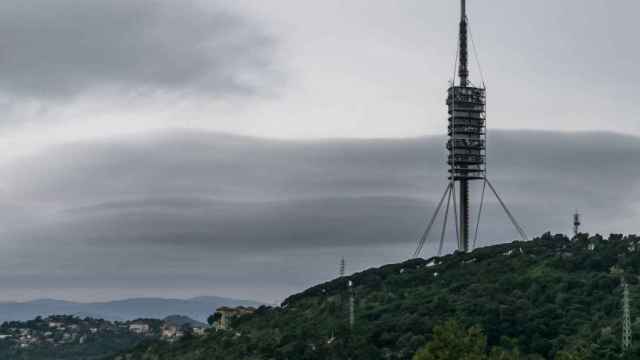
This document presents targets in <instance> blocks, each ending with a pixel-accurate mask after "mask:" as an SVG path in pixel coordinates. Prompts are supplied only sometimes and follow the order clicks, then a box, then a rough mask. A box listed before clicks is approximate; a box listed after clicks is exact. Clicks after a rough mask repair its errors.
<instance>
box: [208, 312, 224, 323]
mask: <svg viewBox="0 0 640 360" xmlns="http://www.w3.org/2000/svg"><path fill="white" fill-rule="evenodd" d="M221 317H222V314H221V313H219V312H216V313H215V314H213V315H209V317H208V318H207V323H208V324H209V326H213V324H215V323H216V322H217V321H219V320H220V318H221Z"/></svg>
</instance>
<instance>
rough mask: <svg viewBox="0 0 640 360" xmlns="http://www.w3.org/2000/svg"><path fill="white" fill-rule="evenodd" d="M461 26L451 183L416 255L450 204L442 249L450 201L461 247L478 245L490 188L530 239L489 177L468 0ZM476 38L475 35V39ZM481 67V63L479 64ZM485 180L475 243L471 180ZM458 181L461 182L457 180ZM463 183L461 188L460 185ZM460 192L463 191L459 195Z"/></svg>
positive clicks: (452, 107) (452, 108)
mask: <svg viewBox="0 0 640 360" xmlns="http://www.w3.org/2000/svg"><path fill="white" fill-rule="evenodd" d="M460 3H461V13H460V28H459V35H458V37H459V38H458V54H457V62H456V69H457V76H458V78H459V83H458V84H456V81H455V80H456V79H455V76H456V71H454V79H452V81H451V86H450V87H449V89H448V92H447V106H448V114H449V116H448V123H449V126H448V135H449V140H448V141H447V150H448V152H449V155H448V158H447V163H448V165H449V183H448V185H447V187H446V189H445V191H444V194H443V195H442V199H441V200H440V202H439V203H438V206H437V207H436V211H435V213H434V215H433V217H432V218H431V220H430V221H429V224H428V225H427V229H426V230H425V232H424V233H423V235H422V237H421V238H420V239H419V240H418V247H417V249H416V251H415V252H414V253H413V257H418V256H419V255H420V253H421V252H422V249H423V247H424V245H425V242H426V241H427V238H428V237H429V233H430V232H431V229H432V227H433V226H434V224H435V220H436V218H437V216H438V214H439V212H440V210H441V209H442V207H443V204H445V203H446V204H447V205H446V208H445V211H444V213H445V214H444V221H443V225H442V231H441V235H440V245H439V248H438V249H439V250H438V255H440V253H441V252H442V249H443V243H444V238H445V234H446V227H447V220H448V217H449V216H448V215H449V209H450V206H449V205H450V204H451V203H453V210H454V215H455V216H454V220H455V224H456V235H457V240H458V250H459V251H463V252H469V251H471V250H472V249H473V248H475V246H476V243H477V240H478V234H479V227H480V218H481V215H482V209H483V206H484V199H485V192H486V190H487V188H488V189H489V190H490V191H491V192H493V194H494V195H495V197H496V199H497V200H498V202H499V204H500V206H501V207H502V209H503V210H504V211H505V213H506V214H507V216H508V218H509V220H510V221H511V222H512V223H513V226H514V227H515V228H516V230H517V231H518V233H519V234H520V236H521V238H522V240H528V237H527V234H526V233H525V232H524V229H523V228H522V227H521V226H520V224H518V222H517V221H516V219H515V217H514V216H513V214H512V213H511V212H510V211H509V209H508V208H507V206H506V204H505V202H504V201H502V198H501V197H500V195H498V192H497V191H496V189H495V187H494V186H493V184H492V183H491V181H489V179H488V177H487V169H486V158H487V151H486V149H487V147H486V143H487V136H486V119H487V117H486V89H485V88H484V85H483V86H482V87H475V86H473V85H472V84H471V82H470V81H469V47H468V40H469V20H468V17H467V2H466V0H460ZM472 40H473V39H472ZM478 67H480V66H478ZM472 181H482V195H481V200H480V206H479V207H478V216H477V223H476V227H475V236H474V238H473V243H472V242H471V238H470V201H469V199H470V188H469V185H470V182H472ZM456 183H457V184H456ZM458 186H459V191H456V188H458ZM456 193H458V194H459V195H456ZM458 196H459V199H458ZM445 200H446V201H445ZM458 201H459V204H460V206H459V207H460V213H459V214H458V206H457V204H458Z"/></svg>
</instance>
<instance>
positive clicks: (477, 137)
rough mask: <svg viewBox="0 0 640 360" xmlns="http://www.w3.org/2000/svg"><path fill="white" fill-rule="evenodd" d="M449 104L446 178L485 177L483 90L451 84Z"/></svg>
mask: <svg viewBox="0 0 640 360" xmlns="http://www.w3.org/2000/svg"><path fill="white" fill-rule="evenodd" d="M447 105H448V106H449V131H448V134H449V141H447V150H449V156H448V164H449V166H450V170H449V179H451V177H453V178H454V180H480V179H484V176H485V159H486V131H485V129H486V127H485V126H486V90H485V89H483V88H476V87H467V86H452V87H450V88H449V90H448V96H447Z"/></svg>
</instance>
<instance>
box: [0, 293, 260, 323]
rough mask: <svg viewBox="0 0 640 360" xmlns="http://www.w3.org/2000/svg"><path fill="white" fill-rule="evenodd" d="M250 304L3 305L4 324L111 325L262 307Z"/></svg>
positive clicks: (215, 300) (205, 300)
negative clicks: (66, 318) (74, 319)
mask: <svg viewBox="0 0 640 360" xmlns="http://www.w3.org/2000/svg"><path fill="white" fill-rule="evenodd" d="M260 305H262V304H261V303H258V302H255V301H249V300H236V299H228V298H223V297H217V296H201V297H196V298H192V299H185V300H182V299H162V298H135V299H125V300H117V301H109V302H96V303H76V302H69V301H62V300H54V299H40V300H34V301H29V302H24V303H16V302H7V303H0V323H2V322H5V321H26V320H31V319H34V318H35V317H37V316H48V315H76V316H79V317H92V318H96V319H105V320H111V321H118V320H120V321H124V320H133V319H138V318H151V319H163V318H166V317H167V316H171V315H176V314H179V315H183V316H188V317H190V318H192V319H195V320H198V321H201V322H206V320H207V317H208V316H209V315H211V314H213V313H214V312H215V310H216V309H217V308H219V307H221V306H260Z"/></svg>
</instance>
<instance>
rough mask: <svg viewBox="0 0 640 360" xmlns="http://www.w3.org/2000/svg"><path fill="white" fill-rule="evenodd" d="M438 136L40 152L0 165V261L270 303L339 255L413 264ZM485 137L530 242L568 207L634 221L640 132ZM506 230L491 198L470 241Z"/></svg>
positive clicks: (440, 176) (509, 233) (428, 203)
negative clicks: (2, 249)
mask: <svg viewBox="0 0 640 360" xmlns="http://www.w3.org/2000/svg"><path fill="white" fill-rule="evenodd" d="M443 143H444V139H443V138H441V137H428V138H418V139H407V140H379V141H356V140H353V141H352V140H343V141H315V142H293V141H291V142H280V141H271V140H259V139H252V138H245V137H238V136H230V135H220V134H215V133H206V132H195V131H182V132H177V131H172V132H162V133H155V134H152V135H146V136H142V137H141V136H134V137H130V138H128V139H125V140H123V139H120V140H114V141H103V142H102V143H77V144H68V145H61V146H55V147H51V148H49V149H48V150H47V151H45V152H42V153H40V154H38V155H35V156H33V157H31V158H28V159H22V160H21V161H20V163H19V165H16V166H9V167H5V169H4V171H3V173H2V174H0V175H1V176H0V177H1V178H2V179H4V183H3V190H4V191H3V193H2V194H3V195H2V196H1V197H0V198H1V199H2V202H0V203H1V204H3V207H2V208H1V209H0V211H1V212H2V213H1V214H0V215H1V216H2V218H3V219H11V221H8V222H7V223H5V224H3V225H4V226H3V228H4V235H3V237H4V239H10V241H11V242H12V243H13V244H14V246H15V247H17V250H16V252H14V253H11V252H8V253H6V254H5V255H4V256H5V259H3V264H4V265H3V266H4V267H7V268H10V269H13V270H12V272H13V273H14V274H16V276H18V275H20V273H21V272H22V271H26V270H24V269H29V270H28V271H27V274H24V275H22V276H25V278H38V279H40V277H42V276H44V277H49V276H53V278H52V281H54V282H55V281H62V280H60V279H66V280H64V281H63V283H64V284H67V285H65V286H68V283H69V281H70V280H69V279H74V278H80V277H79V276H80V274H84V275H82V276H83V277H82V278H83V279H85V280H83V281H89V282H91V281H94V282H95V283H96V284H98V285H96V286H99V284H100V283H101V279H103V280H105V281H107V280H108V281H109V284H110V286H114V285H113V284H115V283H117V282H118V281H119V280H117V279H123V276H125V275H123V274H128V275H126V276H125V277H127V276H129V275H130V276H129V277H128V278H129V279H134V280H135V279H136V278H145V279H148V278H153V277H156V276H157V277H163V276H166V277H167V278H170V277H171V276H173V277H175V276H179V277H184V278H191V279H192V280H190V281H189V282H185V284H187V283H188V284H189V286H191V287H192V288H190V289H193V287H195V286H196V285H194V284H195V283H197V282H200V283H202V284H205V283H207V282H211V283H215V284H226V285H224V286H227V287H226V288H229V287H233V286H235V287H244V288H252V287H254V286H257V285H260V286H261V289H262V290H261V291H266V292H264V293H263V292H260V293H257V294H255V295H252V294H249V295H250V296H253V297H255V298H260V299H261V300H274V299H276V298H277V296H278V295H274V294H272V293H269V291H268V290H265V287H268V286H267V285H268V284H272V285H273V289H280V290H279V291H281V289H287V288H289V289H300V288H301V287H304V286H306V285H310V284H312V283H314V282H316V281H321V280H323V279H324V278H326V277H328V276H332V275H333V268H332V267H331V266H327V263H329V264H331V263H332V262H335V261H337V259H338V258H339V257H340V256H343V255H344V256H347V257H349V259H350V261H351V263H350V264H351V265H352V268H353V269H354V270H355V269H360V268H363V267H366V266H372V265H375V264H379V263H383V262H392V261H399V260H402V259H404V258H406V257H408V256H409V255H410V253H411V252H412V250H413V248H414V243H415V241H416V239H417V237H418V235H419V234H420V233H421V232H422V231H423V229H424V226H425V222H426V220H425V219H426V218H427V217H428V216H429V215H430V214H431V212H432V211H433V208H434V205H435V202H436V201H437V200H438V197H439V195H440V194H441V192H442V191H443V190H444V181H445V173H446V169H445V166H444V163H443V161H444V148H443ZM491 144H492V146H491V149H490V152H491V155H492V156H491V158H490V160H491V162H490V175H491V178H492V179H493V182H494V184H495V185H496V187H497V188H498V189H499V190H500V191H501V193H502V195H503V197H504V198H505V199H506V200H507V202H508V203H509V205H510V206H511V208H512V210H513V211H514V213H515V214H516V215H517V216H518V217H519V218H520V220H521V221H522V223H523V224H524V225H525V227H526V229H527V230H528V232H529V234H530V235H539V234H540V233H542V232H544V231H547V230H552V231H556V232H567V231H569V229H570V221H571V215H572V211H573V210H574V208H579V209H581V210H582V211H583V213H584V217H585V230H586V231H590V232H592V233H593V232H596V231H597V232H603V233H607V232H633V231H634V230H635V229H634V228H635V224H636V223H637V219H638V213H637V212H636V211H635V209H636V208H637V205H638V204H639V203H640V193H639V192H638V184H639V181H638V179H639V178H640V169H638V168H637V166H635V165H636V164H637V158H638V156H640V140H639V139H637V138H634V137H625V136H620V135H615V134H608V133H585V134H563V133H551V132H535V131H494V132H491ZM476 194H478V193H477V192H476ZM16 204H20V205H16ZM452 234H453V232H452V231H450V232H449V236H448V240H447V248H448V249H449V250H450V249H452V248H453V246H454V244H455V241H454V239H453V235H452ZM516 237H517V235H516V232H515V231H514V230H513V228H512V227H511V226H510V224H509V222H508V220H507V218H506V216H505V215H504V214H503V213H502V212H501V210H500V208H499V207H498V204H497V203H496V201H495V199H493V198H488V204H487V207H486V212H485V215H484V222H483V226H482V227H481V237H480V239H481V244H482V245H487V244H491V243H498V242H506V241H511V240H514V239H516ZM15 244H19V245H15ZM434 251H435V246H434V245H430V246H427V248H426V249H425V254H424V255H425V256H428V255H430V254H432V253H433V252H434ZM44 259H46V260H44ZM15 269H22V270H20V271H16V270H15ZM122 269H126V270H124V273H123V270H122ZM42 274H47V275H46V276H45V275H42ZM163 274H164V275H163ZM87 279H92V280H87ZM225 279H226V280H225ZM134 280H131V281H134ZM144 283H145V284H152V283H154V284H156V285H157V282H154V281H148V280H145V281H144ZM82 284H85V283H82ZM230 284H231V285H230ZM121 285H122V286H124V287H126V288H127V289H130V288H131V287H134V288H135V285H132V284H131V283H130V282H126V284H121ZM142 285H143V284H141V286H142ZM156 285H154V286H156ZM82 286H84V285H82ZM185 286H186V285H185ZM220 286H222V287H223V288H224V286H223V285H220ZM269 286H271V285H269ZM192 293H193V291H192ZM237 294H239V295H243V296H245V297H246V296H247V293H246V292H242V293H234V294H233V295H237ZM264 294H269V295H267V297H265V296H264ZM268 296H272V297H268Z"/></svg>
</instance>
